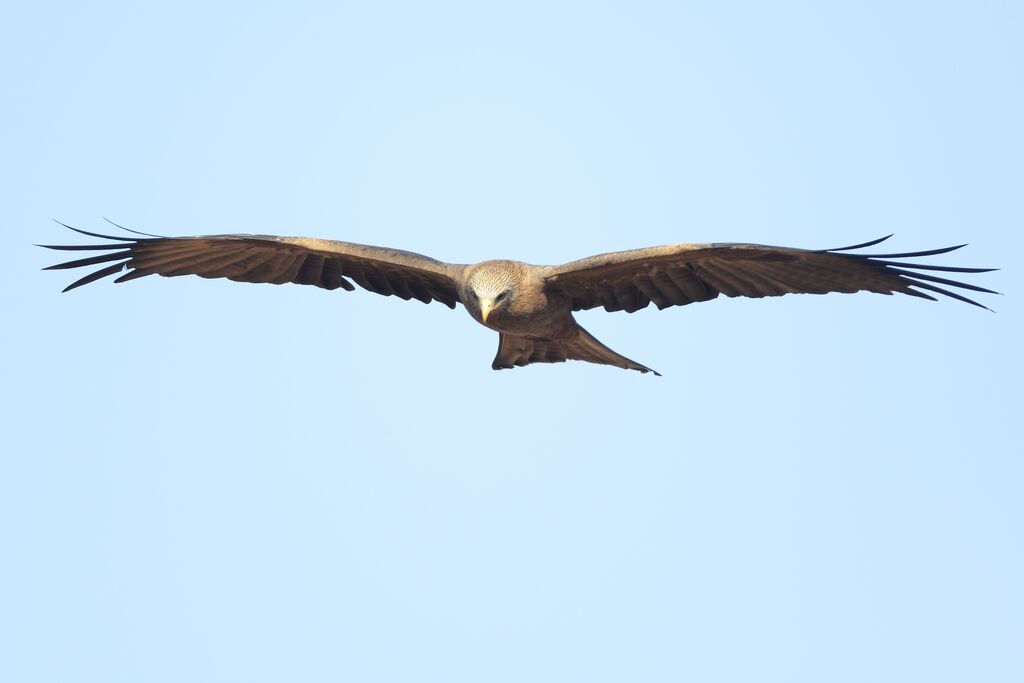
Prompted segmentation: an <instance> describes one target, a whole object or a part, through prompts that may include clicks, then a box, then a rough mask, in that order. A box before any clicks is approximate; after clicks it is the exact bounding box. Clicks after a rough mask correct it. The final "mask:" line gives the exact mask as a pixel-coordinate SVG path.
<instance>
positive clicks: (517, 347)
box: [491, 325, 661, 377]
mask: <svg viewBox="0 0 1024 683" xmlns="http://www.w3.org/2000/svg"><path fill="white" fill-rule="evenodd" d="M567 360H583V361H587V362H588V363H598V364H600V365H614V366H615V367H618V368H623V369H625V370H638V371H640V372H653V373H654V374H655V375H658V376H659V377H660V376H661V374H660V373H659V372H657V371H656V370H652V369H651V368H649V367H647V366H646V365H641V364H640V363H637V362H636V361H632V360H630V359H629V358H626V357H625V356H622V355H619V354H617V353H615V352H614V351H612V350H611V349H609V348H608V347H607V346H605V345H604V344H602V343H601V342H599V341H597V339H595V338H594V336H593V335H592V334H590V333H589V332H587V331H586V330H585V329H583V328H582V327H580V326H579V325H577V326H576V334H575V336H572V337H569V338H566V339H544V338H539V337H526V336H519V335H513V334H504V333H502V334H501V336H500V338H499V340H498V354H497V355H496V356H495V357H494V362H493V363H491V367H492V368H494V369H495V370H503V369H506V368H513V367H517V366H519V367H521V366H523V365H529V364H531V363H564V362H565V361H567Z"/></svg>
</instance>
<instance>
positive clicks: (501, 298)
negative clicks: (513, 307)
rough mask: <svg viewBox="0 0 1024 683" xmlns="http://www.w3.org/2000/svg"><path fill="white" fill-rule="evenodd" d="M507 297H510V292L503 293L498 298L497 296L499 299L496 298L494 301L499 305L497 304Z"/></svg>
mask: <svg viewBox="0 0 1024 683" xmlns="http://www.w3.org/2000/svg"><path fill="white" fill-rule="evenodd" d="M507 296H508V292H507V291H505V292H502V293H501V294H499V295H498V296H497V297H496V298H495V299H494V302H495V303H497V302H499V301H502V300H503V299H505V297H507Z"/></svg>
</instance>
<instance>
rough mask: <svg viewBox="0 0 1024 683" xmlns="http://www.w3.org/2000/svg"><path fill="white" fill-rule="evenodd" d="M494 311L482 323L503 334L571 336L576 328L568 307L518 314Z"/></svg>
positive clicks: (552, 307) (547, 336)
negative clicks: (493, 313)
mask: <svg viewBox="0 0 1024 683" xmlns="http://www.w3.org/2000/svg"><path fill="white" fill-rule="evenodd" d="M495 313H496V314H497V315H492V316H491V317H490V318H489V319H488V320H487V322H486V323H484V324H485V325H486V326H487V327H489V328H491V329H492V330H497V331H498V332H503V333H505V334H517V335H523V336H529V337H539V338H544V339H559V338H561V337H567V336H571V335H572V334H574V333H575V329H576V323H575V321H574V320H573V318H572V313H571V312H570V310H569V309H568V307H562V306H549V307H544V308H541V309H540V310H534V311H527V312H520V313H518V314H517V313H513V312H510V311H500V312H499V311H495ZM499 313H500V314H499Z"/></svg>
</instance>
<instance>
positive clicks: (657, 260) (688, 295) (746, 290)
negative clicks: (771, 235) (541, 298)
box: [546, 235, 996, 313]
mask: <svg viewBox="0 0 1024 683" xmlns="http://www.w3.org/2000/svg"><path fill="white" fill-rule="evenodd" d="M889 237H891V235H890V236H889ZM886 239H888V237H883V238H881V239H877V240H873V241H871V242H865V243H864V244H857V245H854V246H851V247H842V248H840V249H824V250H820V251H811V250H805V249H791V248H787V247H772V246H766V245H760V244H730V243H718V244H675V245H668V246H663V247H650V248H648V249H634V250H632V251H620V252H614V253H610V254H600V255H597V256H591V257H589V258H585V259H580V260H578V261H572V262H569V263H566V264H564V265H561V266H553V267H551V268H550V270H549V271H548V273H547V274H546V291H548V292H551V293H559V294H562V295H564V296H567V297H569V298H570V300H571V301H572V308H573V310H574V311H578V310H584V309H590V308H597V307H599V306H602V307H604V309H605V310H608V311H627V312H629V313H632V312H633V311H637V310H639V309H641V308H645V307H647V306H648V305H650V304H651V303H653V304H654V305H655V306H657V307H658V308H659V309H661V308H667V307H668V306H683V305H686V304H690V303H693V302H695V301H707V300H709V299H714V298H715V297H717V296H718V295H719V294H725V295H726V296H730V297H736V296H742V297H754V298H759V297H765V296H781V295H783V294H792V293H803V294H826V293H828V292H858V291H862V290H864V291H869V292H878V293H880V294H892V293H894V292H901V293H903V294H909V295H911V296H917V297H922V298H925V299H931V300H933V301H934V300H935V297H933V296H931V295H930V294H929V293H928V292H934V293H937V294H942V295H945V296H948V297H952V298H954V299H958V300H960V301H964V302H966V303H969V304H973V305H975V306H980V307H981V308H987V307H986V306H983V305H982V304H980V303H978V302H977V301H974V300H973V299H970V298H968V297H966V296H964V295H962V294H959V293H957V292H954V291H951V290H950V289H948V288H949V287H956V288H960V289H967V290H971V291H975V292H986V293H991V294H995V293H996V292H993V291H992V290H990V289H985V288H984V287H978V286H977V285H972V284H968V283H965V282H959V281H957V280H951V279H948V278H942V277H937V276H935V275H928V274H926V273H921V272H918V271H922V270H926V271H945V272H953V273H984V272H988V271H991V270H995V269H993V268H958V267H953V266H932V265H923V264H918V263H913V262H908V261H904V260H891V259H908V258H915V257H921V256H934V255H937V254H945V253H948V252H951V251H954V250H956V249H959V248H961V247H963V246H964V245H962V244H961V245H958V246H954V247H946V248H943V249H932V250H929V251H918V252H909V253H902V254H859V253H858V254H853V253H846V252H849V251H851V250H856V249H861V248H864V247H870V246H873V245H875V244H878V243H879V242H882V241H884V240H886ZM915 288H916V289H915ZM920 290H926V291H920Z"/></svg>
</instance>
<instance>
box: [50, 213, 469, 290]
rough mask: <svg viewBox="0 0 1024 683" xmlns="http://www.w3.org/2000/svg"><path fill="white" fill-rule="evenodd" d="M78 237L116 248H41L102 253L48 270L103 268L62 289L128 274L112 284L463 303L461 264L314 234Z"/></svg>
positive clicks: (93, 234) (93, 246) (90, 233)
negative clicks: (266, 286) (192, 281)
mask: <svg viewBox="0 0 1024 683" xmlns="http://www.w3.org/2000/svg"><path fill="white" fill-rule="evenodd" d="M65 227H68V228H70V229H71V230H74V231H75V232H79V233H82V234H83V235H89V236H90V237H98V238H101V239H106V240H114V242H115V243H114V244H110V243H107V244H84V245H48V244H43V245H40V246H43V247H46V248H47V249H58V250H61V251H99V252H104V253H101V254H100V255H98V256H90V257H88V258H83V259H77V260H74V261H68V262H66V263H58V264H57V265H54V266H50V267H49V268H46V269H45V270H62V269H65V268H81V267H85V266H95V265H100V264H106V263H110V264H111V265H104V266H103V267H102V268H100V269H99V270H96V271H94V272H92V273H89V274H88V275H86V276H85V277H83V278H81V279H80V280H76V281H75V282H73V283H71V284H70V285H68V286H67V287H66V288H65V289H64V291H65V292H67V291H68V290H71V289H74V288H76V287H81V286H82V285H86V284H89V283H90V282H93V281H95V280H99V279H100V278H104V277H107V276H108V275H115V274H117V273H120V272H122V271H126V272H124V274H122V275H121V276H120V277H118V278H117V279H116V280H114V282H125V281H126V280H134V279H135V278H138V277H145V276H146V275H154V274H155V275H164V276H168V277H172V276H176V275H198V276H200V277H207V278H217V277H224V278H228V279H229V280H235V281H236V282H269V283H272V284H275V285H280V284H284V283H286V282H294V283H296V284H300V285H315V286H317V287H322V288H324V289H337V288H338V287H341V288H343V289H346V290H349V291H351V290H353V289H355V287H354V286H353V285H352V282H350V280H351V281H353V282H355V283H356V284H358V285H359V286H360V287H362V288H363V289H368V290H369V291H371V292H376V293H377V294H383V295H385V296H390V295H392V294H393V295H395V296H399V297H401V298H403V299H407V300H408V299H419V300H420V301H422V302H424V303H430V302H431V301H440V302H441V303H443V304H445V305H446V306H448V307H449V308H455V303H456V302H457V301H459V295H458V292H457V291H456V287H455V281H454V280H453V278H452V275H451V274H450V273H452V272H454V271H461V267H453V266H451V265H450V264H447V263H443V262H441V261H436V260H434V259H432V258H428V257H426V256H422V255H420V254H415V253H412V252H409V251H400V250H398V249H386V248H383V247H371V246H366V245H363V244H353V243H351V242H337V241H333V240H321V239H314V238H310V237H275V236H273V235H206V236H199V237H143V238H127V237H113V236H111V235H101V234H98V233H94V232H86V231H85V230H78V229H77V228H71V227H70V226H65Z"/></svg>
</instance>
